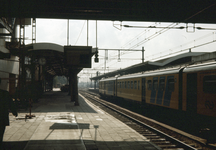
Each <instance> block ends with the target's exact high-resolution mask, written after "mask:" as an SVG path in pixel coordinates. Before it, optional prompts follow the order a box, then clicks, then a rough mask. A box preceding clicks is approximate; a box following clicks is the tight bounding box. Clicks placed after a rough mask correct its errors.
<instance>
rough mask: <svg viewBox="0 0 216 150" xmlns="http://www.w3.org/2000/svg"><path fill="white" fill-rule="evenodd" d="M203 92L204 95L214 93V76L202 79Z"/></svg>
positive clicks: (215, 88) (215, 90)
mask: <svg viewBox="0 0 216 150" xmlns="http://www.w3.org/2000/svg"><path fill="white" fill-rule="evenodd" d="M203 91H204V92H205V93H216V75H210V76H205V77H204V78H203Z"/></svg>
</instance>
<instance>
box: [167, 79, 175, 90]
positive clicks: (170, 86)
mask: <svg viewBox="0 0 216 150" xmlns="http://www.w3.org/2000/svg"><path fill="white" fill-rule="evenodd" d="M167 83H168V90H169V91H170V92H173V91H174V90H175V81H174V78H171V79H168V82H167Z"/></svg>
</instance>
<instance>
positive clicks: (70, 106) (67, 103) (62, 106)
mask: <svg viewBox="0 0 216 150" xmlns="http://www.w3.org/2000/svg"><path fill="white" fill-rule="evenodd" d="M78 101H79V104H80V106H74V102H71V100H70V96H69V95H68V93H65V92H61V91H49V92H46V93H45V94H44V95H43V97H42V98H40V99H39V100H38V102H37V103H33V104H32V106H33V107H32V113H39V112H41V113H43V112H83V113H97V112H96V111H95V110H94V109H92V108H91V107H90V106H89V105H88V104H87V103H86V102H85V100H84V99H83V98H82V97H80V96H79V100H78Z"/></svg>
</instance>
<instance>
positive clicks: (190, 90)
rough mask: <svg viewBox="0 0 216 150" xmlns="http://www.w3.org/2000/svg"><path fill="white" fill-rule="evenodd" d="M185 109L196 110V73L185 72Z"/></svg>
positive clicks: (194, 111) (191, 111)
mask: <svg viewBox="0 0 216 150" xmlns="http://www.w3.org/2000/svg"><path fill="white" fill-rule="evenodd" d="M183 88H184V87H183ZM186 90H187V111H188V112H190V113H196V112H197V73H189V74H187V89H186Z"/></svg>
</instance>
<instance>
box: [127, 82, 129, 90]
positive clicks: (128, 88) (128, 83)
mask: <svg viewBox="0 0 216 150" xmlns="http://www.w3.org/2000/svg"><path fill="white" fill-rule="evenodd" d="M127 84H128V89H129V88H130V81H128V83H127Z"/></svg>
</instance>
